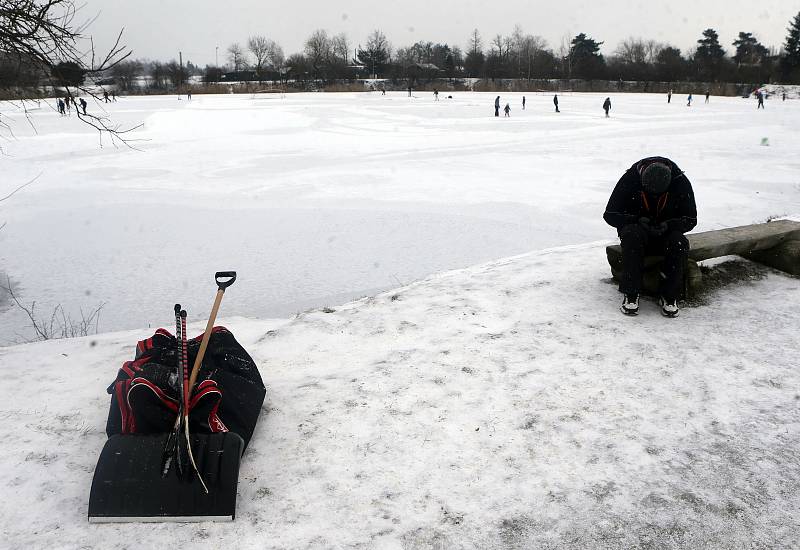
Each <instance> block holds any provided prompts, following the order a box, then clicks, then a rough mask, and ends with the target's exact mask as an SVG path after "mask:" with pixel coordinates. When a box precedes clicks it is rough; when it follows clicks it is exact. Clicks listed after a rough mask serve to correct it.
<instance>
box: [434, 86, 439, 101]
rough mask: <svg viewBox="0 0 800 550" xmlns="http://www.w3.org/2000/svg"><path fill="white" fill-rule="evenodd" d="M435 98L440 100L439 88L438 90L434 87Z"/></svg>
mask: <svg viewBox="0 0 800 550" xmlns="http://www.w3.org/2000/svg"><path fill="white" fill-rule="evenodd" d="M433 100H434V101H439V90H437V89H436V88H434V89H433Z"/></svg>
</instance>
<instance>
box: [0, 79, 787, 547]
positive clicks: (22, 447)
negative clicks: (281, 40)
mask: <svg viewBox="0 0 800 550" xmlns="http://www.w3.org/2000/svg"><path fill="white" fill-rule="evenodd" d="M604 97H605V96H604V95H591V94H584V95H569V94H566V95H564V96H562V97H561V108H562V111H563V112H562V113H560V114H558V115H557V114H555V113H553V112H551V109H552V103H551V96H549V95H548V96H539V95H528V97H527V99H528V110H527V111H525V112H522V111H521V110H520V109H519V103H520V101H521V94H520V95H514V96H511V95H509V96H507V97H506V96H503V98H504V101H511V102H512V107H513V108H514V110H513V111H512V116H511V118H510V119H502V118H501V119H499V120H498V119H495V118H494V117H493V116H491V115H492V102H493V100H494V95H493V94H492V95H490V94H456V95H455V97H454V98H453V99H452V100H445V99H442V100H441V101H439V102H438V103H434V102H433V99H432V97H431V96H429V95H418V96H417V97H415V98H410V99H409V98H407V97H404V96H403V95H402V94H396V95H387V96H385V97H381V96H379V95H366V94H362V95H356V94H337V95H333V94H329V95H326V94H313V95H312V94H309V95H298V96H288V97H287V98H286V99H285V100H279V99H265V100H252V99H250V98H249V97H247V96H236V97H228V96H211V97H201V96H195V98H194V99H193V101H192V102H191V103H188V102H186V101H185V100H183V101H180V102H179V101H177V99H176V98H174V97H171V98H167V97H160V98H123V99H121V100H120V101H119V102H118V103H117V104H112V105H109V106H108V109H109V111H111V112H112V114H113V115H114V116H115V119H117V120H120V121H130V122H136V121H143V122H144V124H145V127H144V129H143V130H141V131H140V132H138V133H137V136H140V137H142V138H146V139H147V141H141V142H138V143H137V144H136V146H137V148H138V149H140V151H131V150H127V149H115V148H113V147H110V146H109V144H107V143H106V144H105V145H106V146H105V147H103V148H99V146H98V139H97V136H96V135H95V134H92V133H90V132H88V131H87V130H86V129H85V128H83V127H81V126H80V125H79V123H78V122H77V121H75V120H74V119H59V118H58V116H57V115H56V114H53V113H51V112H50V111H47V110H44V109H42V110H41V111H37V112H35V113H34V115H33V116H34V121H35V123H36V129H37V131H38V135H32V132H31V130H30V127H29V126H25V123H23V122H22V121H21V119H20V118H19V115H13V114H7V112H6V111H3V120H6V117H7V116H8V117H15V118H14V120H15V122H19V124H17V125H16V126H15V132H16V134H17V139H16V140H14V141H5V142H3V149H4V151H5V153H6V156H3V157H0V162H1V163H2V167H3V179H2V182H0V185H2V186H3V189H5V187H6V186H10V184H9V183H8V182H9V181H11V182H24V181H27V180H28V179H30V178H32V177H34V176H36V175H37V174H39V173H41V174H42V175H41V176H40V177H39V179H38V180H37V181H36V183H34V184H33V185H31V186H29V187H27V188H25V189H24V190H23V191H21V192H20V193H18V194H16V195H14V197H13V198H12V199H10V200H9V201H5V202H4V203H2V209H0V215H1V216H2V218H3V219H5V220H7V222H8V225H7V226H6V227H5V228H4V229H3V230H2V231H0V270H2V271H5V272H7V273H8V274H9V276H10V277H11V278H12V280H13V281H14V283H15V285H16V289H17V291H18V294H20V295H21V296H22V297H23V299H26V300H28V301H31V300H37V303H39V302H38V301H41V303H42V304H43V306H42V307H45V306H44V304H46V303H47V301H48V300H51V301H50V302H49V303H50V304H53V303H57V302H61V303H64V304H65V305H66V304H69V305H73V306H74V307H79V306H80V305H83V306H84V307H86V305H87V303H88V304H89V305H91V304H92V303H94V302H96V301H105V302H107V306H106V308H107V309H106V310H104V312H103V315H104V317H103V321H102V323H101V328H103V329H104V330H112V329H113V330H120V329H133V330H126V331H124V332H113V333H109V334H101V335H99V336H93V337H88V338H76V339H68V340H58V341H50V342H43V343H35V344H23V345H16V346H8V347H0V373H2V376H3V381H4V383H3V389H2V390H0V418H2V419H3V421H4V430H3V431H2V433H0V443H1V444H2V448H3V452H2V453H1V454H0V487H2V488H3V490H4V491H3V493H4V498H3V499H0V541H2V542H0V547H4V548H5V547H7V548H48V549H51V548H66V549H73V548H74V549H78V548H111V549H124V548H158V547H164V546H169V547H172V546H175V547H180V548H187V549H188V548H211V547H213V548H231V549H234V548H235V549H240V548H242V549H276V550H277V549H296V548H297V549H300V548H308V549H317V548H331V549H338V548H354V549H355V548H358V549H398V550H400V549H402V550H406V549H414V550H416V549H423V550H428V549H429V550H444V549H448V550H449V549H462V548H463V549H485V548H498V549H540V548H541V549H553V550H556V549H575V550H578V549H580V550H584V549H623V548H625V549H629V548H643V549H644V548H647V549H676V550H677V549H685V548H693V549H695V548H697V549H700V548H708V549H731V550H734V549H737V550H738V549H741V548H753V549H795V550H796V549H797V548H798V547H800V546H799V545H798V533H800V459H799V458H798V456H800V392H798V388H800V371H799V370H798V368H797V366H798V360H797V357H798V336H797V334H798V332H799V331H800V321H798V314H797V312H798V311H800V279H798V278H793V277H789V276H786V275H784V274H782V273H780V272H776V271H773V270H770V269H768V268H764V267H759V266H757V265H755V264H750V263H749V262H745V261H741V260H740V261H733V262H727V263H724V264H721V265H718V266H716V267H715V269H714V274H715V275H714V276H713V277H712V280H713V281H715V284H714V285H713V287H712V288H711V289H710V290H709V291H708V292H707V293H706V294H703V295H701V296H700V297H698V298H697V300H696V301H695V302H693V303H690V304H687V307H685V308H683V309H682V310H681V314H680V316H679V317H678V318H676V319H665V318H663V317H662V316H661V315H660V313H659V312H658V309H657V307H656V305H655V304H654V303H653V302H652V301H650V300H646V301H644V302H643V304H642V312H641V313H640V315H639V316H638V317H636V318H627V317H624V316H622V315H621V314H620V313H619V311H618V309H617V308H618V306H619V303H620V295H619V294H618V292H617V291H616V287H615V286H614V284H613V283H612V282H611V281H610V280H609V268H608V265H607V263H606V259H605V250H604V248H605V245H606V244H607V243H608V242H611V241H613V240H614V232H613V230H612V229H610V228H608V227H607V226H605V224H604V223H603V221H602V218H601V214H602V211H603V208H604V206H605V203H606V200H607V198H608V195H609V193H610V191H611V188H612V187H613V185H614V183H615V182H616V180H617V179H618V177H619V176H620V175H621V174H622V172H623V171H624V170H625V168H627V167H628V166H629V165H630V164H632V163H633V162H634V161H635V160H637V159H638V158H640V157H642V156H646V155H652V154H662V155H666V156H669V157H671V158H673V159H674V160H675V161H676V162H677V163H678V164H679V165H680V166H681V167H682V168H683V169H684V170H686V172H687V175H688V176H689V178H690V179H691V180H692V181H693V183H694V186H695V191H696V195H697V203H698V211H699V217H700V224H699V227H698V230H707V229H714V228H720V227H727V226H732V225H739V224H745V223H751V222H760V221H764V220H765V219H767V218H768V217H772V216H789V217H792V218H793V219H797V220H800V147H798V137H799V136H800V131H799V130H798V128H800V124H799V123H800V102H796V101H787V102H786V103H780V102H777V101H774V100H770V101H768V102H767V108H766V110H764V111H760V112H757V111H756V110H755V102H754V101H752V100H744V99H738V98H736V99H734V98H713V97H712V98H711V103H709V104H708V105H704V104H703V103H702V100H701V101H700V102H696V103H695V104H694V105H693V106H692V107H691V108H687V107H686V106H685V103H684V102H681V101H680V99H681V98H678V97H677V96H676V97H675V98H674V101H673V103H672V104H671V105H667V104H666V101H665V98H664V97H661V96H647V95H619V96H612V102H613V111H612V118H610V119H605V118H604V117H603V113H602V110H601V104H602V100H603V99H604ZM3 108H4V109H7V108H8V106H7V105H6V106H4V107H3ZM90 108H92V107H90ZM94 108H96V107H94ZM765 137H766V138H767V139H768V143H769V146H762V145H761V142H762V138H765ZM12 188H13V187H12ZM229 268H230V269H237V270H238V271H239V276H240V279H239V280H237V282H236V284H235V285H234V286H233V287H231V289H230V290H229V291H228V292H226V296H225V300H224V301H223V304H222V314H221V319H219V322H218V324H223V325H225V326H227V327H228V328H230V329H231V330H232V332H233V333H234V334H235V335H236V337H237V339H238V340H239V341H240V342H241V343H242V344H243V345H244V347H245V348H246V349H247V350H248V351H249V352H250V354H251V355H252V356H253V358H254V359H255V361H256V363H257V364H258V365H259V367H260V369H261V373H262V376H263V378H264V381H265V383H266V384H267V398H266V402H265V404H264V408H263V410H262V414H261V417H260V420H259V425H258V426H257V428H256V432H255V434H254V436H253V439H252V441H251V444H250V447H249V448H248V450H247V452H246V454H245V455H244V457H243V462H242V471H241V474H240V485H239V498H238V508H237V520H236V522H235V523H233V524H157V525H152V526H150V525H148V526H145V527H142V526H141V525H89V524H88V523H87V522H86V513H87V500H88V495H89V488H90V484H91V478H92V473H93V470H94V466H95V462H96V460H97V456H98V454H99V452H100V449H101V447H102V445H103V443H104V441H105V439H106V436H105V433H104V429H105V422H106V416H107V412H108V404H109V397H108V395H107V394H106V393H105V388H106V387H107V386H108V384H109V383H110V382H111V381H112V380H113V377H114V375H115V373H116V369H117V368H118V367H119V366H120V365H121V364H122V362H123V361H125V360H128V359H131V358H132V357H133V353H134V345H135V342H136V341H137V340H138V339H142V338H145V337H147V336H149V335H150V334H151V333H152V331H153V329H154V328H155V327H157V326H166V327H167V328H170V327H171V323H172V322H173V321H172V317H171V314H172V310H171V306H172V304H173V303H174V302H176V301H179V302H181V303H183V304H184V305H186V306H188V307H189V311H190V315H191V317H192V319H193V321H194V322H193V323H192V324H191V326H190V333H191V334H197V333H199V332H201V331H202V329H203V327H204V325H205V323H204V320H203V319H204V316H205V315H206V314H207V312H208V310H209V309H210V306H211V301H212V299H213V292H214V286H213V281H212V275H213V272H214V271H215V270H218V269H229ZM459 268H460V269H459ZM432 273H434V274H432ZM431 274H432V275H431ZM412 281H416V282H412ZM376 289H389V290H387V291H386V292H381V291H379V290H376ZM360 295H366V296H367V297H365V298H362V299H360V300H357V301H353V302H350V303H346V302H347V301H348V297H351V296H360ZM322 306H329V307H328V308H326V309H324V310H323V309H322ZM37 307H38V306H37ZM309 307H313V308H314V309H308V308H309ZM307 309H308V310H307ZM297 310H307V311H304V312H302V313H300V314H299V315H296V316H294V315H289V314H290V313H293V312H295V311H297ZM0 315H2V317H0V321H2V323H3V327H4V328H3V331H4V332H7V333H9V332H10V333H13V332H17V333H18V337H20V338H21V337H23V336H25V334H26V333H25V330H26V329H25V327H24V319H21V318H20V317H19V316H18V315H17V314H16V313H15V312H13V310H9V309H6V311H5V312H4V313H2V314H0ZM259 317H260V319H259ZM268 317H273V318H271V319H268ZM277 317H282V318H277ZM148 325H150V327H151V328H149V329H148V328H146V327H148Z"/></svg>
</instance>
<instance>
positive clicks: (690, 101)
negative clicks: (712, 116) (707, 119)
mask: <svg viewBox="0 0 800 550" xmlns="http://www.w3.org/2000/svg"><path fill="white" fill-rule="evenodd" d="M686 106H687V107H691V106H692V94H689V98H688V101H687V102H686Z"/></svg>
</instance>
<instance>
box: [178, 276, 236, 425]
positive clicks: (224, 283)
mask: <svg viewBox="0 0 800 550" xmlns="http://www.w3.org/2000/svg"><path fill="white" fill-rule="evenodd" d="M225 279H227V280H225ZM214 280H215V281H216V282H217V295H216V297H215V298H214V306H213V307H212V308H211V315H209V317H208V324H207V325H206V331H205V332H204V333H203V340H202V341H201V342H200V349H199V350H197V357H195V360H194V366H193V367H192V374H191V376H190V377H189V391H188V394H187V395H188V396H189V397H191V395H192V391H193V390H194V384H195V382H196V381H197V375H198V374H200V365H202V364H203V357H205V354H206V348H207V347H208V341H209V339H210V338H211V331H212V329H213V328H214V321H215V320H216V318H217V311H219V304H220V303H221V302H222V296H223V294H225V289H226V288H228V287H229V286H231V285H232V284H233V282H234V281H235V280H236V272H235V271H217V272H216V273H215V274H214ZM186 414H189V411H188V410H187V411H186Z"/></svg>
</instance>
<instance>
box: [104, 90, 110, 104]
mask: <svg viewBox="0 0 800 550" xmlns="http://www.w3.org/2000/svg"><path fill="white" fill-rule="evenodd" d="M103 101H105V102H106V103H111V100H110V99H108V92H106V91H103Z"/></svg>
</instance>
